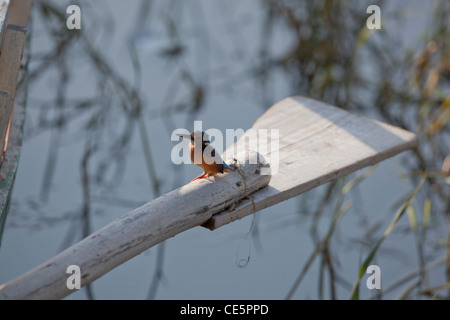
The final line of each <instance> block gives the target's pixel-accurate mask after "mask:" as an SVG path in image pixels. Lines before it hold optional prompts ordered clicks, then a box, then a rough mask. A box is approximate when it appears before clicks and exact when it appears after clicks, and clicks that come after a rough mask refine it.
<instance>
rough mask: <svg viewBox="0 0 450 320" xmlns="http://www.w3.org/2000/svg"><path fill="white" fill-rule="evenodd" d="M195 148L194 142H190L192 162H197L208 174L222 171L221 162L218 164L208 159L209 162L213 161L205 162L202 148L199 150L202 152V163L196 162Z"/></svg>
mask: <svg viewBox="0 0 450 320" xmlns="http://www.w3.org/2000/svg"><path fill="white" fill-rule="evenodd" d="M194 150H195V148H194V145H193V144H192V143H190V144H189V154H190V156H191V162H192V163H193V164H195V165H197V166H199V167H200V168H202V169H203V170H204V171H205V173H206V174H207V175H211V174H215V173H219V172H221V171H220V169H221V166H220V165H219V164H217V163H216V162H212V161H208V162H212V163H211V164H209V163H207V162H205V159H204V154H203V152H201V151H200V150H198V151H199V152H200V153H201V157H200V158H201V163H196V162H195V161H194V160H195V159H194V157H195V156H194V155H195V152H194Z"/></svg>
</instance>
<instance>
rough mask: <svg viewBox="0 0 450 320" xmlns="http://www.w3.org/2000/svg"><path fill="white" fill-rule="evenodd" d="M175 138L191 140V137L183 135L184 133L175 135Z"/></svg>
mask: <svg viewBox="0 0 450 320" xmlns="http://www.w3.org/2000/svg"><path fill="white" fill-rule="evenodd" d="M175 134H176V135H177V136H179V137H182V138H184V139H188V140H191V135H190V134H184V133H175Z"/></svg>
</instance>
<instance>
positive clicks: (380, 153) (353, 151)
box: [0, 97, 416, 299]
mask: <svg viewBox="0 0 450 320" xmlns="http://www.w3.org/2000/svg"><path fill="white" fill-rule="evenodd" d="M247 138H248V139H247ZM263 138H264V139H263ZM246 139H247V140H248V141H249V142H250V143H249V145H250V146H253V147H255V146H256V148H257V149H258V150H250V151H248V150H246V145H245V141H246ZM415 141H416V140H415V135H414V134H413V133H410V132H407V131H405V130H402V129H399V128H396V127H393V126H390V125H388V124H385V123H381V122H378V121H374V120H371V119H368V118H364V117H360V116H356V115H353V114H351V113H349V112H346V111H344V110H342V109H339V108H336V107H333V106H330V105H327V104H324V103H321V102H318V101H315V100H311V99H307V98H302V97H294V98H287V99H285V100H283V101H281V102H279V103H277V104H276V105H274V106H273V107H271V108H270V109H269V110H268V111H267V112H266V113H265V114H263V115H262V116H261V117H260V118H259V119H258V120H257V121H256V122H255V124H254V126H253V127H252V129H251V130H248V131H247V132H246V133H245V134H244V136H243V137H241V138H240V140H239V141H238V142H237V143H236V149H237V150H241V151H242V152H240V153H237V154H235V153H234V152H233V150H234V147H235V146H234V145H233V146H232V147H230V148H228V149H227V151H226V152H225V155H224V158H225V159H231V158H237V160H238V161H237V162H238V163H237V166H236V170H235V172H233V173H227V174H224V175H219V176H216V177H211V178H208V179H203V180H197V181H194V182H192V183H189V184H188V185H186V186H183V187H181V188H179V189H176V190H174V191H172V192H169V193H167V194H165V195H163V196H161V197H159V198H157V199H155V200H153V201H151V202H149V203H147V204H145V205H144V206H142V207H140V208H137V209H135V210H133V211H132V212H129V213H127V214H126V215H124V216H123V217H122V218H120V219H118V220H116V221H113V222H112V223H110V224H109V225H107V226H106V227H104V228H102V229H100V230H99V231H97V232H95V233H93V234H91V235H90V236H88V237H87V238H85V239H83V240H82V241H80V242H79V243H77V244H75V245H73V246H71V247H70V248H68V249H66V250H65V251H63V252H62V253H60V254H58V255H57V256H56V257H54V258H52V259H50V260H49V261H47V262H45V263H43V264H42V265H40V266H38V267H36V268H35V269H33V270H31V271H29V272H27V273H26V274H24V275H22V276H20V277H18V278H16V279H14V280H12V281H10V282H8V283H6V284H4V285H0V298H3V299H58V298H63V297H64V296H66V295H68V294H70V293H71V292H73V290H70V289H69V288H68V287H67V285H66V282H67V279H68V277H69V276H71V275H70V274H67V268H68V267H69V266H71V265H76V266H78V267H79V268H80V275H79V278H80V279H79V280H80V283H81V286H84V285H86V284H89V283H91V282H92V281H94V280H95V279H97V278H99V277H100V276H102V275H103V274H105V273H106V272H108V271H109V270H111V269H113V268H115V267H116V266H118V265H120V264H121V263H123V262H125V261H127V260H129V259H131V258H132V257H134V256H136V255H137V254H139V253H141V252H143V251H144V250H146V249H148V248H150V247H152V246H154V245H156V244H157V243H160V242H161V241H163V240H165V239H167V238H169V237H172V236H174V235H176V234H178V233H180V232H183V231H185V230H188V229H190V228H193V227H195V226H200V225H204V226H207V227H208V228H210V229H214V228H217V227H219V226H221V225H224V224H226V223H229V222H231V221H233V220H236V219H239V218H242V217H244V216H246V215H248V214H250V213H254V212H256V211H258V210H261V209H264V208H266V207H269V206H271V205H274V204H276V203H278V202H281V201H283V200H286V199H289V198H291V197H293V196H296V195H298V194H300V193H302V192H305V191H307V190H310V189H312V188H314V187H317V186H319V185H321V184H323V183H326V182H328V181H331V180H333V179H336V178H338V177H341V176H343V175H347V174H349V173H351V172H353V171H356V170H358V169H360V168H362V167H365V166H368V165H372V164H375V163H377V162H379V161H381V160H383V159H386V158H388V157H391V156H393V155H395V154H397V153H399V152H401V151H403V150H406V149H408V148H411V147H413V146H414V145H415ZM277 144H278V147H277ZM242 146H243V147H242ZM272 147H273V148H272ZM256 151H258V152H259V153H260V154H262V155H263V156H264V158H265V160H266V161H267V162H268V163H269V164H270V171H271V175H270V174H268V173H269V171H268V169H269V168H268V165H267V164H265V163H264V161H262V159H260V158H259V154H258V153H257V152H256ZM227 163H229V161H227ZM258 190H259V191H258ZM246 198H248V199H247V200H245V199H246Z"/></svg>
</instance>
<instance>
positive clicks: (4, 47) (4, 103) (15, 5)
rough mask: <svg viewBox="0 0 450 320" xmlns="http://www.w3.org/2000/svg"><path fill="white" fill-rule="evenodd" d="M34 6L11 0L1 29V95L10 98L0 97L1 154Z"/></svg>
mask: <svg viewBox="0 0 450 320" xmlns="http://www.w3.org/2000/svg"><path fill="white" fill-rule="evenodd" d="M31 5H32V0H12V1H11V2H10V4H9V8H8V15H7V17H6V21H5V22H4V26H5V28H4V30H3V32H2V41H1V43H0V45H1V46H0V95H2V96H8V99H4V97H3V98H0V152H1V153H2V154H3V153H4V152H5V151H6V147H7V144H6V142H7V140H8V137H7V133H8V132H9V128H10V125H11V117H12V114H13V109H14V98H15V94H16V86H17V79H18V76H19V71H20V67H21V63H22V55H23V49H24V46H25V39H26V30H27V26H28V17H29V14H30V10H31Z"/></svg>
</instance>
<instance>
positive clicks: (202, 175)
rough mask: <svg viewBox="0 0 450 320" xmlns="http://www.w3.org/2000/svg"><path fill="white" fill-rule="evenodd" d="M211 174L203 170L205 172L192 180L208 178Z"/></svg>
mask: <svg viewBox="0 0 450 320" xmlns="http://www.w3.org/2000/svg"><path fill="white" fill-rule="evenodd" d="M208 177H209V176H208V175H207V174H206V172H203V174H201V175H199V176H198V177H197V178H195V179H192V180H191V182H192V181H195V180H198V179H204V178H208Z"/></svg>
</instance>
